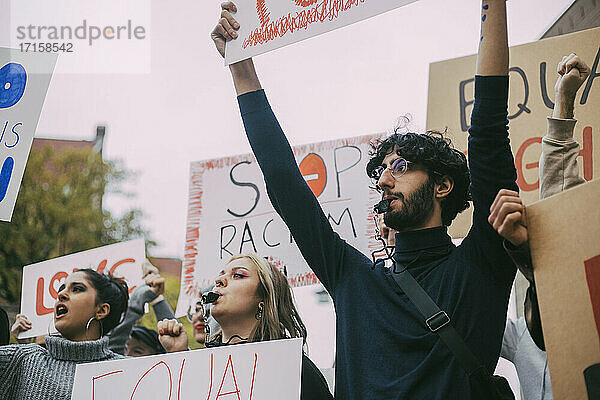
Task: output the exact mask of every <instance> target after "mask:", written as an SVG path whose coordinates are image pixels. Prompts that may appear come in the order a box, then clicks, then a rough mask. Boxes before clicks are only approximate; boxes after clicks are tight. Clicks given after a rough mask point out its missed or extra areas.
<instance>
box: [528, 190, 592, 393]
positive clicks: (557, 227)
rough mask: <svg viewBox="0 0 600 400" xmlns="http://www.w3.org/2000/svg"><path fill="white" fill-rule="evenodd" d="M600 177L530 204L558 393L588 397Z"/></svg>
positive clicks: (539, 288)
mask: <svg viewBox="0 0 600 400" xmlns="http://www.w3.org/2000/svg"><path fill="white" fill-rule="evenodd" d="M598 199H600V179H596V180H593V181H591V182H588V183H585V184H583V185H579V186H577V187H575V188H573V189H571V190H568V191H566V192H562V193H559V194H557V195H554V196H551V197H549V198H547V199H545V200H542V201H540V202H537V203H535V204H533V205H531V206H528V207H527V222H528V227H529V242H530V245H531V255H532V258H533V264H534V273H535V281H536V285H537V293H538V299H539V304H540V313H541V316H542V327H543V329H544V341H545V344H546V350H547V354H548V365H549V367H550V379H551V380H552V392H553V393H554V398H555V399H561V400H562V399H573V400H575V399H577V400H579V399H587V398H588V396H587V391H586V385H585V380H584V376H583V371H584V370H585V369H586V368H587V367H589V366H591V365H594V364H597V363H600V207H598Z"/></svg>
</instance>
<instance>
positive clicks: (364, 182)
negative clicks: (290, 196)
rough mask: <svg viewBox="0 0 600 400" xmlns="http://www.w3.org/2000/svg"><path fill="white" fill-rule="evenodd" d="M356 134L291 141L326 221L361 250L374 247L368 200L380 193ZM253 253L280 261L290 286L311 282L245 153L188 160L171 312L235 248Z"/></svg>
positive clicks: (364, 141)
mask: <svg viewBox="0 0 600 400" xmlns="http://www.w3.org/2000/svg"><path fill="white" fill-rule="evenodd" d="M378 137H381V135H367V136H359V137H355V138H349V139H340V140H334V141H327V142H321V143H315V144H309V145H303V146H296V147H294V154H295V156H296V161H297V162H298V164H299V166H300V170H301V171H302V175H303V176H304V178H305V179H306V181H307V183H308V185H309V186H310V187H311V189H312V191H313V193H315V195H316V196H317V199H318V200H319V202H320V203H321V206H322V207H323V210H324V212H325V215H327V216H329V220H330V222H331V225H332V227H333V229H334V230H335V231H336V232H337V233H338V234H339V235H340V236H341V237H342V238H343V239H345V240H346V241H347V242H348V243H349V244H351V245H353V246H354V247H356V248H357V249H359V250H360V251H362V252H364V253H365V254H370V253H371V252H372V251H373V250H375V249H379V248H380V247H381V245H380V243H379V242H377V241H376V240H375V239H374V235H375V224H374V219H373V206H374V205H375V204H376V203H377V202H378V201H379V200H380V195H379V194H378V193H377V192H376V191H375V190H369V186H371V181H370V179H369V178H368V177H367V174H366V172H365V167H366V165H367V161H368V159H369V149H370V145H369V142H370V141H371V140H373V139H375V138H378ZM251 252H253V253H257V254H259V255H261V256H264V257H268V258H269V261H271V262H272V263H273V264H275V265H276V266H278V267H279V268H280V269H282V270H283V269H284V267H285V272H286V273H287V277H288V280H289V282H290V285H291V286H292V287H296V286H305V285H311V284H315V283H317V282H318V280H317V278H316V276H315V274H314V273H313V272H312V271H311V270H310V269H309V268H308V265H307V264H306V262H305V261H304V258H303V257H302V255H301V254H300V251H299V250H298V247H297V246H296V243H295V242H294V241H293V239H292V237H291V235H290V232H289V230H288V229H287V226H286V225H285V223H284V222H283V220H282V219H281V218H280V217H279V215H277V213H276V212H275V210H274V209H273V207H272V206H271V203H270V201H269V198H268V196H267V193H266V190H265V184H264V180H263V176H262V173H261V171H260V169H259V167H258V164H257V163H256V161H255V159H254V157H253V156H252V155H251V154H246V155H241V156H233V157H226V158H220V159H215V160H207V161H200V162H194V163H192V164H191V170H190V189H189V197H188V217H187V226H186V242H185V250H184V260H183V266H182V270H181V290H180V292H179V300H178V302H177V310H176V313H175V314H176V315H177V316H182V315H185V313H186V311H187V309H188V307H189V306H190V305H193V304H195V303H196V299H197V296H198V293H199V290H200V289H201V288H204V287H206V286H209V285H211V284H213V283H214V279H215V278H216V276H217V273H218V272H219V270H220V268H222V267H223V266H224V265H225V263H226V262H227V261H228V259H229V258H230V257H231V256H232V255H234V254H238V253H251Z"/></svg>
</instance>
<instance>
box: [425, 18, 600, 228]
mask: <svg viewBox="0 0 600 400" xmlns="http://www.w3.org/2000/svg"><path fill="white" fill-rule="evenodd" d="M571 53H576V54H577V55H579V56H580V57H581V58H582V59H583V60H585V61H586V62H587V64H588V65H589V66H590V67H591V68H592V74H591V75H590V77H589V78H588V80H587V81H586V82H585V83H584V85H583V87H582V88H581V89H580V90H579V93H578V95H577V98H576V101H575V118H577V120H578V121H579V122H578V123H577V126H576V127H575V140H577V142H578V143H579V144H580V145H581V152H580V153H579V155H580V159H579V160H578V161H579V165H580V168H581V174H582V176H583V177H584V178H585V179H586V180H588V181H589V180H592V179H593V178H598V177H600V151H599V150H598V149H599V146H600V114H599V113H598V109H600V87H599V86H598V85H599V84H600V79H598V78H600V28H595V29H590V30H587V31H582V32H577V33H572V34H570V35H563V36H558V37H554V38H550V39H544V40H540V41H538V42H534V43H529V44H524V45H521V46H515V47H511V49H510V62H511V68H510V74H509V77H510V94H509V107H508V119H509V126H510V131H509V134H510V143H511V147H512V150H513V154H514V157H515V165H516V168H517V184H518V185H519V188H520V189H521V196H522V198H523V199H524V200H525V201H526V202H528V203H531V202H533V201H535V200H537V199H539V192H538V189H539V158H540V152H541V148H542V146H541V143H542V136H544V135H545V134H546V125H547V122H546V117H547V116H550V115H552V109H553V108H554V103H553V101H554V84H555V83H556V78H557V77H558V74H557V73H556V66H557V65H558V62H559V61H560V60H561V58H562V57H563V56H565V55H569V54H571ZM475 60H476V56H468V57H461V58H457V59H454V60H448V61H441V62H437V63H433V64H431V65H430V67H429V100H428V105H427V129H437V130H442V131H443V130H444V129H445V128H446V127H448V131H449V132H450V137H451V138H452V140H453V142H454V144H455V145H456V146H457V147H458V148H459V149H461V150H464V151H465V152H466V150H467V136H468V135H467V129H468V128H469V124H470V120H471V110H472V109H473V91H474V79H473V76H474V74H475ZM596 79H598V80H596ZM471 212H472V208H470V209H469V210H467V211H466V212H464V213H462V214H460V215H459V216H458V218H457V219H456V220H455V221H454V223H453V224H452V226H451V229H450V233H451V234H452V237H464V236H465V235H466V233H467V232H468V229H469V228H470V226H471Z"/></svg>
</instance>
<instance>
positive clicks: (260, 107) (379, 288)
mask: <svg viewBox="0 0 600 400" xmlns="http://www.w3.org/2000/svg"><path fill="white" fill-rule="evenodd" d="M238 101H239V105H240V110H241V114H242V118H243V121H244V125H245V128H246V133H247V135H248V139H249V141H250V145H251V146H252V150H253V151H254V154H255V156H256V159H257V161H258V163H259V165H260V168H261V170H262V172H263V175H264V179H265V182H266V187H267V192H268V194H269V198H270V199H271V203H272V204H273V207H274V208H275V210H276V211H277V212H278V213H279V215H281V217H282V218H283V220H284V221H285V223H286V224H287V226H288V228H289V229H290V231H291V233H292V235H293V236H294V239H295V241H296V243H297V244H298V247H299V249H300V251H301V252H302V255H303V256H304V258H305V259H306V261H307V262H308V265H310V266H311V268H312V269H313V271H314V272H315V273H316V275H317V276H318V278H319V279H320V280H321V282H322V283H323V284H324V285H325V288H326V289H327V290H328V291H329V293H330V294H331V296H332V298H333V301H334V304H335V310H336V318H337V358H336V374H335V375H336V379H335V383H336V385H335V386H336V387H335V398H336V399H340V400H350V399H357V400H359V399H360V400H367V399H378V400H381V399H385V400H392V399H424V400H434V399H461V400H469V399H471V398H472V397H471V393H470V391H469V383H468V380H467V377H466V374H465V372H464V371H463V369H462V368H461V366H460V365H459V364H458V362H457V361H456V359H455V358H454V356H453V355H452V353H451V352H450V351H449V350H448V348H447V347H446V345H445V344H444V343H443V342H441V340H440V339H439V337H438V336H437V335H436V334H435V333H432V332H430V331H429V330H428V328H427V326H426V325H425V321H424V319H423V317H422V316H421V314H420V313H419V312H418V311H417V309H416V308H415V306H414V305H413V304H412V303H411V302H410V300H409V299H408V298H407V297H406V296H405V295H404V294H403V293H402V291H401V290H400V289H399V288H398V286H397V285H396V283H395V281H394V279H393V278H392V277H391V276H390V271H389V269H387V268H385V267H377V268H375V269H374V270H373V269H371V264H372V263H371V260H370V259H369V257H368V256H366V255H364V254H362V253H361V252H359V251H358V250H356V249H355V248H353V247H352V246H350V245H348V244H347V243H346V242H345V241H344V240H342V239H341V238H340V237H339V236H338V234H337V233H335V232H334V231H333V229H332V228H331V226H330V224H329V222H328V220H327V218H326V217H325V215H324V214H323V211H322V210H321V207H320V205H319V203H318V202H317V199H316V198H315V197H314V195H313V193H312V192H311V190H310V189H309V187H308V185H307V184H306V182H305V180H304V179H303V177H302V175H301V173H300V171H299V170H298V168H297V164H296V160H295V158H294V155H293V152H292V150H291V148H290V145H289V143H288V142H287V140H286V138H285V135H284V133H283V131H282V129H281V127H280V126H279V123H278V122H277V120H276V118H275V115H274V114H273V112H272V110H271V107H270V106H269V104H268V102H267V99H266V96H265V93H264V91H262V90H260V91H256V92H251V93H247V94H244V95H241V96H239V97H238ZM507 101H508V78H507V77H505V76H503V77H480V76H478V77H476V79H475V104H474V108H473V115H472V127H471V129H470V131H469V133H470V136H469V152H468V154H469V165H470V169H471V181H472V185H471V191H472V194H473V206H474V216H473V226H472V227H471V230H470V232H469V234H468V235H467V237H466V238H465V240H464V241H463V242H462V244H461V245H460V246H458V247H455V246H454V245H453V244H452V242H451V240H450V237H449V236H448V233H447V232H446V228H445V227H438V228H431V229H424V230H419V231H411V232H403V233H398V234H396V259H397V260H398V261H399V262H400V263H405V264H406V265H409V270H410V272H411V273H412V274H413V276H414V277H415V278H416V279H417V281H418V282H419V283H420V284H421V286H423V288H424V289H425V290H426V291H427V293H428V294H429V295H430V296H431V297H432V299H433V300H434V301H436V302H437V304H438V305H439V307H440V308H441V309H442V310H444V311H446V312H447V313H448V315H449V316H450V318H451V320H452V322H453V324H454V326H455V327H456V329H457V331H458V332H459V334H460V335H462V336H463V338H464V339H465V341H466V342H467V344H468V345H469V346H470V348H471V349H472V351H473V352H474V353H475V355H476V356H477V357H479V358H480V359H481V361H482V362H484V363H485V364H486V365H487V366H488V368H489V369H491V370H493V369H494V367H495V366H496V363H497V361H498V357H499V354H500V347H501V343H502V334H503V332H504V325H505V320H506V313H507V306H508V299H509V295H510V289H511V284H512V281H513V278H514V275H515V272H516V269H515V267H514V264H513V263H512V262H511V261H510V259H509V258H508V256H507V254H506V252H505V251H504V249H503V247H502V239H501V237H500V236H498V235H497V234H496V232H495V231H494V230H493V229H492V227H491V226H490V225H489V224H488V222H487V217H488V215H489V208H490V206H491V204H492V201H493V199H494V197H495V196H496V193H497V192H498V190H499V189H502V188H506V189H512V190H517V186H516V184H515V180H516V172H515V167H514V161H513V157H512V153H511V150H510V146H509V141H508V127H507V123H508V121H507ZM365 190H367V188H365Z"/></svg>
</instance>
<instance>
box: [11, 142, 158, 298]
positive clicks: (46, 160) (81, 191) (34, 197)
mask: <svg viewBox="0 0 600 400" xmlns="http://www.w3.org/2000/svg"><path fill="white" fill-rule="evenodd" d="M129 176H130V173H129V172H128V171H126V170H125V169H124V168H122V167H120V166H119V165H118V164H117V163H115V162H112V161H103V160H102V158H101V156H100V155H99V154H98V153H96V152H94V151H92V150H91V149H82V150H71V149H69V150H61V151H58V152H55V151H54V149H53V148H52V147H50V146H46V147H45V148H43V149H32V151H31V154H30V156H29V160H28V162H27V168H26V171H25V175H24V177H23V182H22V183H21V189H20V191H19V196H18V199H17V204H16V207H15V210H14V213H13V218H12V222H11V223H4V222H0V238H2V240H1V241H0V298H4V299H5V300H7V301H9V302H18V301H19V299H20V292H21V284H20V279H21V268H22V267H23V266H25V265H28V264H32V263H36V262H39V261H44V260H47V259H50V258H54V257H59V256H62V255H65V254H70V253H74V252H78V251H83V250H87V249H91V248H94V247H98V246H102V245H107V244H112V243H116V242H120V241H123V240H128V239H133V238H138V237H145V238H146V239H148V233H147V232H146V231H145V230H144V229H143V227H142V225H141V219H142V213H141V211H139V210H137V209H134V210H130V211H128V212H126V213H125V214H124V215H123V216H121V217H115V216H113V215H112V214H111V213H110V212H108V211H106V210H103V209H102V198H103V196H104V195H105V194H106V193H122V191H121V190H120V188H121V184H123V183H124V182H125V181H126V180H127V179H128V178H129ZM147 243H150V244H153V242H151V241H148V240H147Z"/></svg>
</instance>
